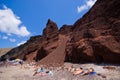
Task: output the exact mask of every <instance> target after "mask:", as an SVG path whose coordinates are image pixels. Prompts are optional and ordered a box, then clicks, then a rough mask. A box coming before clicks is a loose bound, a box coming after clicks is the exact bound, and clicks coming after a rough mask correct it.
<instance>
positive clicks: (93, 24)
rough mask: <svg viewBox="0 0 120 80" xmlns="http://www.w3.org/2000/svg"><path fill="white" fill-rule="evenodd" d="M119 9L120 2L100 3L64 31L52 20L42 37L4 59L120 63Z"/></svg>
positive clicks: (44, 62)
mask: <svg viewBox="0 0 120 80" xmlns="http://www.w3.org/2000/svg"><path fill="white" fill-rule="evenodd" d="M119 8H120V1H119V0H111V1H110V0H98V1H97V2H96V4H95V5H94V6H93V7H92V8H91V9H90V10H89V11H88V12H87V13H86V14H85V15H84V16H83V17H82V18H81V19H79V20H77V21H76V22H75V23H74V24H73V25H63V26H62V27H61V29H60V30H58V27H57V24H56V23H55V22H53V21H51V20H50V19H49V20H48V22H47V24H46V28H45V29H44V30H43V34H42V36H34V37H31V38H30V40H28V41H27V43H25V44H24V45H21V46H19V47H17V48H14V49H12V50H11V51H10V52H8V53H7V54H6V55H4V56H2V59H5V58H21V59H24V60H26V61H37V62H38V63H40V64H45V65H46V64H50V65H54V64H55V65H56V64H58V65H59V64H60V65H61V64H62V63H64V62H65V61H66V62H74V63H79V62H96V63H101V62H106V63H120V9H119Z"/></svg>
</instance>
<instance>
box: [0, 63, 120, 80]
mask: <svg viewBox="0 0 120 80" xmlns="http://www.w3.org/2000/svg"><path fill="white" fill-rule="evenodd" d="M24 65H26V64H24ZM71 65H73V67H74V68H78V67H82V68H83V69H86V68H93V69H94V70H95V72H96V73H97V74H101V75H102V76H105V77H106V78H105V77H102V76H99V75H97V74H95V75H92V76H90V75H85V76H81V75H73V74H72V73H71V72H70V71H68V70H67V69H66V68H68V67H69V66H71ZM104 66H109V67H114V68H115V69H103V67H104ZM50 68H51V71H52V72H53V76H49V75H44V76H43V75H40V74H37V75H35V76H33V74H34V72H35V71H34V70H35V68H34V67H33V66H29V67H27V68H21V66H20V65H16V66H15V65H8V66H7V67H6V66H5V65H1V64H0V80H120V66H119V65H105V64H100V65H96V64H92V63H91V64H90V63H88V64H71V63H65V64H64V67H63V68H61V67H59V68H58V67H56V68H52V67H49V69H45V70H46V71H48V70H50Z"/></svg>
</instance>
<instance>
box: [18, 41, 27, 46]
mask: <svg viewBox="0 0 120 80" xmlns="http://www.w3.org/2000/svg"><path fill="white" fill-rule="evenodd" d="M26 42H27V41H22V42H20V43H18V44H17V46H20V45H22V44H24V43H26Z"/></svg>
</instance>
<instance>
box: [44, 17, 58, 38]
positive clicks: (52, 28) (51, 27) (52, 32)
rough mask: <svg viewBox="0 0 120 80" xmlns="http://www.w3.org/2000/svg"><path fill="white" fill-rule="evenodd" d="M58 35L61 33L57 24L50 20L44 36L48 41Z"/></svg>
mask: <svg viewBox="0 0 120 80" xmlns="http://www.w3.org/2000/svg"><path fill="white" fill-rule="evenodd" d="M58 33H59V31H58V27H57V24H56V23H55V22H53V21H52V20H50V19H48V22H47V24H46V27H45V29H44V30H43V36H44V37H45V38H46V39H51V38H54V37H56V36H58Z"/></svg>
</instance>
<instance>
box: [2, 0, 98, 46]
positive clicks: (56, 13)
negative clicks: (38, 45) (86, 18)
mask: <svg viewBox="0 0 120 80" xmlns="http://www.w3.org/2000/svg"><path fill="white" fill-rule="evenodd" d="M95 2H96V0H0V48H7V47H16V46H19V45H20V44H22V43H24V42H26V41H27V40H28V39H29V38H30V36H35V35H41V34H42V31H43V29H44V28H45V26H46V22H47V20H48V19H49V18H50V19H51V20H53V21H54V22H56V23H57V25H58V27H59V28H60V27H61V26H62V25H64V24H68V25H71V24H73V23H74V22H75V21H76V20H78V19H79V18H81V17H82V16H83V15H84V14H85V13H86V12H87V11H88V10H89V9H90V8H91V7H92V6H93V4H94V3H95Z"/></svg>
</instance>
